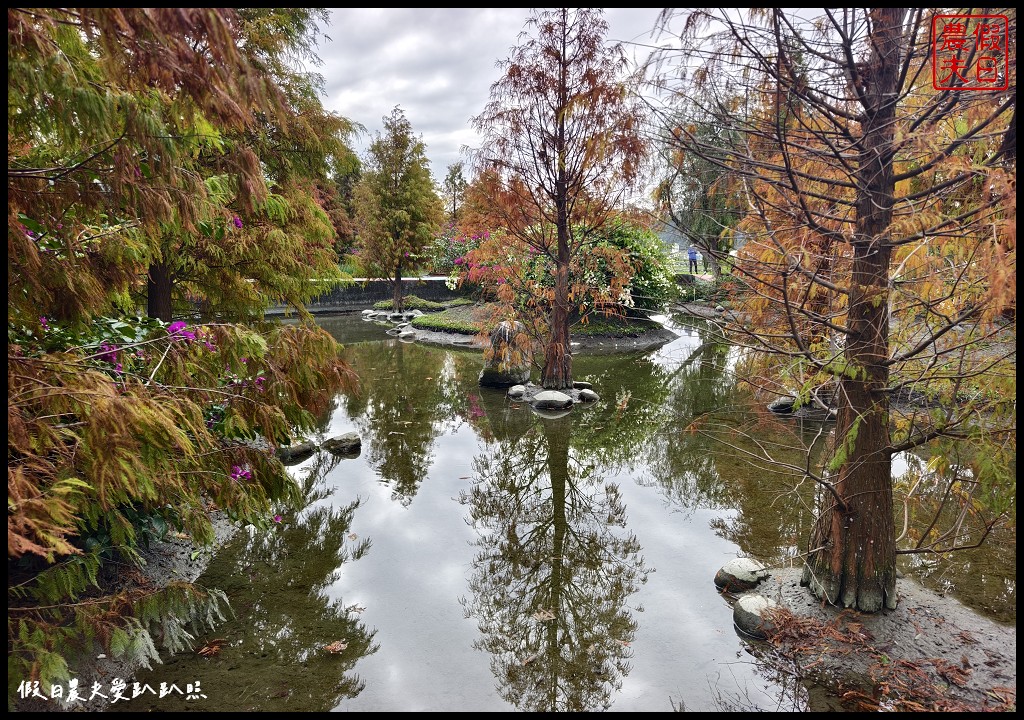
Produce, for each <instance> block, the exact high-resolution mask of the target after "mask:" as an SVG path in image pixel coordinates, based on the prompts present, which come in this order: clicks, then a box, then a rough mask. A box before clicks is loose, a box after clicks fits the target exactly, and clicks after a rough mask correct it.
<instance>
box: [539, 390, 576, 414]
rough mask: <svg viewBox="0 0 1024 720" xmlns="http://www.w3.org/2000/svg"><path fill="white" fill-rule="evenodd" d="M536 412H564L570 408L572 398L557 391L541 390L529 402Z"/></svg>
mask: <svg viewBox="0 0 1024 720" xmlns="http://www.w3.org/2000/svg"><path fill="white" fill-rule="evenodd" d="M530 405H532V406H533V407H535V408H537V409H538V410H565V409H566V408H571V407H572V398H571V397H570V396H568V395H566V394H565V393H563V392H559V391H558V390H541V391H540V392H539V393H537V394H536V395H534V396H533V398H532V399H531V400H530Z"/></svg>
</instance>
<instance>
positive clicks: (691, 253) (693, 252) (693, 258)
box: [686, 245, 697, 275]
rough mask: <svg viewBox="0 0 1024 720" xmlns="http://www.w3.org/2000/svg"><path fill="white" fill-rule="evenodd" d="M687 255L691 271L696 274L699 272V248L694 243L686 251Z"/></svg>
mask: <svg viewBox="0 0 1024 720" xmlns="http://www.w3.org/2000/svg"><path fill="white" fill-rule="evenodd" d="M686 256H687V257H688V258H689V259H690V272H691V273H693V274H694V275H696V274H697V248H695V247H694V246H693V245H691V246H690V249H689V250H687V251H686Z"/></svg>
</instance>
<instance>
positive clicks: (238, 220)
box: [231, 215, 242, 229]
mask: <svg viewBox="0 0 1024 720" xmlns="http://www.w3.org/2000/svg"><path fill="white" fill-rule="evenodd" d="M231 222H233V223H234V224H235V227H236V228H239V229H241V227H242V218H240V217H238V216H237V215H235V219H234V220H232V221H231Z"/></svg>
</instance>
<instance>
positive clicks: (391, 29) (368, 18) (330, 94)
mask: <svg viewBox="0 0 1024 720" xmlns="http://www.w3.org/2000/svg"><path fill="white" fill-rule="evenodd" d="M529 12H530V10H529V8H465V9H462V8H353V9H334V10H332V11H331V21H330V24H329V26H327V27H325V28H324V31H325V32H326V34H327V35H328V36H329V38H330V40H321V42H320V45H319V50H318V54H319V55H320V57H321V58H322V59H323V61H324V63H323V65H322V66H321V67H319V68H317V71H318V72H320V74H321V75H323V76H324V80H325V86H326V96H325V97H324V98H323V103H324V106H325V107H326V108H327V109H328V110H332V111H334V112H336V113H338V114H339V115H342V116H344V117H346V118H348V119H349V120H352V121H355V122H357V123H360V124H362V125H364V126H365V127H366V129H367V131H368V132H367V134H366V136H364V137H363V138H361V139H360V140H358V141H357V142H356V149H357V150H359V152H360V154H362V153H363V152H365V150H366V147H367V146H368V144H369V142H370V140H372V138H373V137H375V136H376V134H377V133H379V132H381V131H382V129H383V122H382V118H383V117H384V116H386V115H390V114H391V111H392V110H393V109H394V107H395V106H396V105H397V106H400V107H401V108H402V110H403V112H404V113H405V117H406V119H408V121H409V122H410V124H411V125H412V130H413V133H414V134H416V135H417V136H420V137H422V139H423V141H424V142H425V143H426V147H427V156H428V157H429V158H430V170H431V172H432V173H433V175H434V179H435V180H437V181H438V182H440V181H442V180H443V179H444V177H445V175H446V174H447V172H448V166H450V165H452V164H453V163H455V162H458V161H460V160H464V159H465V158H464V157H463V155H462V153H461V149H462V147H463V146H464V145H468V146H470V147H474V148H475V147H477V146H478V144H479V143H478V139H477V136H476V134H475V133H474V132H473V130H472V128H471V126H470V119H471V118H472V117H473V116H475V115H478V114H480V113H481V112H482V111H483V108H484V105H485V104H486V103H487V101H488V99H489V97H490V88H491V84H492V83H494V82H495V81H496V80H498V79H499V77H500V71H499V70H498V68H497V67H496V63H497V62H498V61H499V60H504V59H506V58H508V56H509V54H510V50H511V48H512V47H514V46H515V45H517V44H519V43H518V35H519V33H520V32H521V31H522V30H524V28H525V22H526V18H527V16H528V15H529ZM659 12H660V8H608V9H606V10H605V19H606V20H607V21H608V25H609V33H608V39H609V40H613V41H619V40H621V41H630V42H635V43H640V44H650V43H651V42H653V40H652V37H651V31H652V30H653V28H654V25H655V21H656V19H657V17H658V13H659ZM630 47H633V46H630ZM644 55H646V52H645V53H644ZM467 175H468V174H467Z"/></svg>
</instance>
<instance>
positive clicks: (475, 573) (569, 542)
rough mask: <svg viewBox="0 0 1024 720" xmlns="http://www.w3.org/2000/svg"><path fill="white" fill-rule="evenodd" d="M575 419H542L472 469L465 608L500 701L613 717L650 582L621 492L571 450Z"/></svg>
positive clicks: (539, 709) (542, 709)
mask: <svg viewBox="0 0 1024 720" xmlns="http://www.w3.org/2000/svg"><path fill="white" fill-rule="evenodd" d="M573 423H574V419H573V418H559V419H539V418H538V419H537V421H536V423H535V424H534V425H533V427H532V428H530V430H529V431H528V432H526V433H525V434H523V435H521V436H519V437H518V438H516V439H513V440H510V441H506V442H504V443H500V444H495V445H491V446H490V447H489V448H488V449H487V450H485V451H484V452H483V453H481V454H480V455H478V456H477V457H476V459H475V460H474V477H473V484H472V486H471V488H470V489H469V490H467V491H466V492H464V493H463V494H462V497H461V498H460V499H461V501H462V502H463V503H464V504H465V505H466V506H468V508H469V520H470V522H471V523H472V525H473V527H474V528H476V529H477V531H478V532H479V539H478V540H477V542H476V545H477V547H478V552H477V554H476V556H475V558H474V561H473V569H472V574H471V577H470V579H469V590H470V592H471V593H472V596H471V597H470V598H469V599H464V600H463V606H464V608H465V610H466V614H467V617H472V618H475V619H476V621H477V623H478V626H479V628H480V632H481V635H482V637H481V638H480V639H479V640H478V641H476V643H475V647H476V648H477V649H478V650H483V651H486V652H488V653H490V654H491V670H492V672H493V674H494V677H495V679H496V680H497V683H498V691H499V693H500V694H501V696H502V697H503V698H504V699H505V700H506V701H508V702H510V703H512V704H514V705H515V706H516V707H518V708H519V709H520V710H524V711H531V712H574V711H576V712H582V711H592V710H605V709H608V708H609V707H610V706H611V702H612V699H613V693H614V692H615V691H617V690H618V689H619V688H621V686H622V680H623V678H624V677H625V676H626V675H627V674H628V673H629V670H630V665H629V662H628V660H629V658H630V657H631V649H630V643H631V642H632V640H633V636H634V633H635V632H636V629H637V624H636V622H635V621H634V620H633V618H632V612H631V609H630V608H629V607H628V606H627V604H626V603H627V601H628V599H629V597H630V596H631V595H632V594H633V593H635V592H636V590H637V589H638V586H639V585H640V584H642V583H644V582H646V581H647V573H648V569H647V568H645V567H644V560H643V557H642V556H641V555H640V550H641V549H640V545H639V543H638V541H637V539H636V536H635V535H633V533H631V532H629V531H628V530H626V509H625V506H624V505H623V503H622V500H621V497H620V493H619V488H618V486H617V485H615V484H612V483H604V482H603V481H602V479H601V478H600V477H599V476H597V475H596V474H595V472H594V469H595V468H594V465H592V464H588V463H587V462H586V461H585V460H584V459H581V458H580V457H578V456H577V454H576V453H574V452H571V451H570V447H569V434H570V431H571V429H572V427H573Z"/></svg>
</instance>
